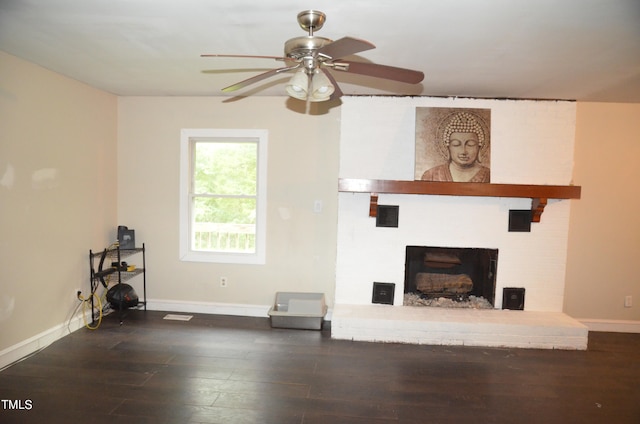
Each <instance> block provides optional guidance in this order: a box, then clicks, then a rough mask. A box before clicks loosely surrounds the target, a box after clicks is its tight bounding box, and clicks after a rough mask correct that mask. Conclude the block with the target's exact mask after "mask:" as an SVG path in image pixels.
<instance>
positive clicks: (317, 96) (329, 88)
mask: <svg viewBox="0 0 640 424" xmlns="http://www.w3.org/2000/svg"><path fill="white" fill-rule="evenodd" d="M310 91H311V95H310V96H309V101H311V102H324V101H326V100H329V99H330V98H331V95H332V94H333V92H334V91H336V88H335V87H334V86H333V84H332V83H331V81H330V80H329V78H327V76H326V75H325V74H324V72H320V71H319V70H318V69H316V70H315V72H314V74H313V77H312V78H311V90H310Z"/></svg>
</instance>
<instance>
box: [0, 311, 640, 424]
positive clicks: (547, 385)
mask: <svg viewBox="0 0 640 424" xmlns="http://www.w3.org/2000/svg"><path fill="white" fill-rule="evenodd" d="M165 315H166V313H164V312H156V311H147V312H144V311H130V312H128V314H127V316H126V317H125V319H124V323H123V325H120V322H119V319H118V316H117V315H113V314H112V315H110V316H108V317H106V318H105V319H104V321H103V323H102V325H101V326H100V328H99V329H98V330H95V331H90V330H88V329H81V330H79V331H76V332H74V333H72V334H70V335H69V336H67V337H65V338H63V339H60V340H58V341H57V342H55V343H53V344H52V345H51V346H49V347H47V348H46V349H44V350H42V351H41V352H39V353H37V354H35V355H33V356H31V357H29V358H27V359H25V360H23V361H22V362H19V363H17V364H14V365H13V366H11V367H9V368H7V369H5V370H4V371H2V372H0V398H1V399H2V400H3V403H2V409H0V422H2V423H45V422H46V423H84V422H86V423H109V424H114V423H154V424H162V423H224V424H230V423H243V424H244V423H274V424H289V423H295V424H326V423H345V424H365V423H366V424H390V423H408V424H413V423H421V424H422V423H467V422H473V423H545V424H549V423H563V424H564V423H581V424H589V423H622V424H624V423H634V424H638V423H640V334H616V333H591V334H590V338H589V348H588V350H587V351H554V350H534V349H499V348H477V347H451V346H424V345H422V346H417V345H403V344H377V343H366V342H351V341H345V340H332V339H331V338H330V329H329V328H328V327H329V325H325V329H324V330H323V331H310V330H288V329H272V328H271V327H270V325H269V320H268V319H266V318H249V317H230V316H216V315H198V314H194V317H193V319H192V320H191V321H188V322H183V321H168V320H164V319H163V317H164V316H165ZM5 400H11V401H12V402H13V403H12V404H13V406H14V407H15V406H16V405H17V403H16V401H18V400H19V401H20V402H21V405H22V406H25V405H27V404H30V405H31V408H30V409H22V410H16V409H10V408H8V406H9V405H8V403H7V402H5ZM27 400H28V401H30V402H28V403H25V402H26V401H27Z"/></svg>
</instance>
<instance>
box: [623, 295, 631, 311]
mask: <svg viewBox="0 0 640 424" xmlns="http://www.w3.org/2000/svg"><path fill="white" fill-rule="evenodd" d="M632 306H633V298H632V297H631V295H629V296H625V297H624V307H625V308H630V307H632Z"/></svg>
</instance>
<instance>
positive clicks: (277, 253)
mask: <svg viewBox="0 0 640 424" xmlns="http://www.w3.org/2000/svg"><path fill="white" fill-rule="evenodd" d="M297 103H298V102H295V101H293V100H286V99H285V98H282V97H278V98H273V97H260V96H256V97H249V98H244V99H240V100H237V101H229V99H223V98H203V97H199V98H198V97H191V98H185V97H171V98H168V97H161V98H156V97H126V98H120V99H119V108H118V109H119V116H118V127H119V130H118V153H119V155H118V176H119V177H118V220H119V224H120V225H126V226H128V227H129V228H133V229H135V231H136V241H137V244H140V243H142V242H144V243H145V245H146V247H147V251H148V254H147V269H148V273H147V281H148V284H147V289H148V298H149V306H150V307H151V308H153V309H168V308H174V309H181V308H183V309H185V308H186V309H188V310H190V311H206V312H220V309H219V308H217V307H216V305H219V304H232V305H243V306H248V308H249V309H250V308H251V305H259V306H261V307H263V306H268V305H270V304H273V302H274V297H275V293H276V292H278V291H306V292H322V293H325V294H326V296H327V299H329V300H330V299H333V292H334V283H335V260H336V258H335V255H336V221H337V218H336V216H337V215H336V214H337V196H338V193H337V185H338V140H339V129H340V120H339V117H340V113H339V108H330V109H328V110H323V111H316V110H315V109H313V110H312V113H310V114H305V113H304V111H303V110H302V111H301V110H292V109H290V108H291V107H295V105H296V104H297ZM313 106H314V107H315V106H316V105H313ZM323 106H325V107H326V105H323ZM183 128H253V129H266V130H268V132H269V140H268V143H269V144H268V183H267V251H266V255H267V258H266V264H265V265H235V264H211V263H195V262H182V261H180V260H179V258H178V256H179V255H178V212H179V211H178V201H179V185H178V183H179V180H178V179H179V159H180V158H179V147H180V130H181V129H183ZM315 200H320V201H322V202H323V205H324V208H323V211H322V212H321V213H314V211H313V206H314V201H315ZM222 276H224V277H227V279H228V283H229V284H228V287H226V288H221V287H220V277H222ZM132 285H133V283H132ZM138 291H139V290H138ZM167 301H170V302H173V303H172V304H171V305H169V306H167V305H166V303H167ZM243 310H244V311H247V310H248V309H246V308H245V309H243ZM259 311H260V308H254V311H253V312H257V313H262V315H263V316H265V315H266V310H265V309H264V308H262V312H259ZM222 312H224V311H222Z"/></svg>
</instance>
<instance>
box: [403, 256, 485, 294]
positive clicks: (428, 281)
mask: <svg viewBox="0 0 640 424" xmlns="http://www.w3.org/2000/svg"><path fill="white" fill-rule="evenodd" d="M497 268H498V250H497V249H485V248H457V247H433V246H407V247H406V256H405V277H404V293H405V294H407V293H411V294H417V295H419V296H420V297H421V298H441V297H445V298H448V299H452V300H455V301H466V300H468V299H469V297H470V296H475V297H476V298H484V299H485V300H486V301H487V302H489V303H490V304H491V305H492V306H493V305H494V302H495V291H496V270H497Z"/></svg>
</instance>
